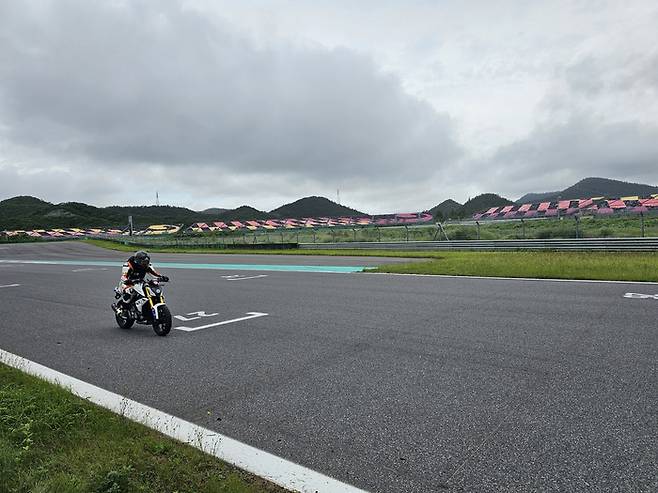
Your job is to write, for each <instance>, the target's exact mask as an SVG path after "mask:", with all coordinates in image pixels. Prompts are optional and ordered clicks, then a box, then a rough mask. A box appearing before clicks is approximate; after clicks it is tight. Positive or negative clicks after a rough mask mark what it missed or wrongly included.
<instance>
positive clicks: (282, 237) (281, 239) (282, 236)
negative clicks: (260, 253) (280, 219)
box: [280, 230, 283, 244]
mask: <svg viewBox="0 0 658 493" xmlns="http://www.w3.org/2000/svg"><path fill="white" fill-rule="evenodd" d="M280 233H281V243H282V244H283V230H281V231H280Z"/></svg>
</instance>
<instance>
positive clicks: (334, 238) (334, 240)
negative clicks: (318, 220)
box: [331, 229, 336, 243]
mask: <svg viewBox="0 0 658 493" xmlns="http://www.w3.org/2000/svg"><path fill="white" fill-rule="evenodd" d="M331 238H332V239H333V242H334V243H336V230H335V229H332V230H331Z"/></svg>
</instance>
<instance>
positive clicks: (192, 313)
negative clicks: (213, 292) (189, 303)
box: [174, 312, 219, 322]
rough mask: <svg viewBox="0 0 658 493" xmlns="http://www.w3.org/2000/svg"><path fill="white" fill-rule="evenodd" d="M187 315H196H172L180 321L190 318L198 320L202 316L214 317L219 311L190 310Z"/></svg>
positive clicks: (190, 319) (186, 320)
mask: <svg viewBox="0 0 658 493" xmlns="http://www.w3.org/2000/svg"><path fill="white" fill-rule="evenodd" d="M187 315H188V316H189V315H196V317H189V318H188V317H184V316H183V315H174V318H175V319H177V320H180V321H181V322H191V321H192V320H199V319H200V318H204V317H214V316H216V315H219V313H206V312H190V313H188V314H187Z"/></svg>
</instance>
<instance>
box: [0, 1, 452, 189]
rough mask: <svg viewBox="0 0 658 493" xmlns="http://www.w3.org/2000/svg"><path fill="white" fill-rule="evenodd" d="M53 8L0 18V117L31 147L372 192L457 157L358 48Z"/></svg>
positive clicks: (95, 8)
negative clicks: (342, 182)
mask: <svg viewBox="0 0 658 493" xmlns="http://www.w3.org/2000/svg"><path fill="white" fill-rule="evenodd" d="M39 5H40V6H41V5H42V4H39ZM45 5H46V6H45V7H34V8H32V9H28V8H25V7H24V5H22V4H19V3H14V2H6V3H4V4H3V7H2V11H0V17H2V18H4V19H5V20H4V21H3V22H2V31H1V36H2V39H3V43H2V44H0V59H1V60H2V64H1V68H0V76H1V78H2V80H3V82H2V84H1V86H0V95H1V99H0V101H1V104H2V112H3V117H2V119H3V124H4V125H5V126H6V127H7V130H6V132H5V133H6V136H7V138H9V139H10V140H11V141H12V142H16V143H20V144H21V145H23V146H33V147H38V148H40V149H42V150H47V151H49V152H52V153H53V154H54V156H56V157H62V156H64V157H80V156H84V157H86V158H88V159H89V160H91V161H93V162H96V163H98V164H113V165H116V164H117V163H155V164H162V165H166V166H172V167H184V168H186V169H188V170H189V172H191V171H192V169H195V168H196V167H198V166H202V168H200V169H199V170H200V171H202V172H204V173H209V172H213V170H221V171H224V172H226V171H233V172H240V173H272V174H278V173H281V174H290V175H291V176H293V177H294V176H295V175H299V176H303V177H304V178H315V179H318V180H323V179H326V178H327V177H330V176H333V175H335V174H341V173H342V174H349V175H350V176H351V177H353V178H355V179H358V178H360V177H361V178H363V177H367V178H369V179H371V180H373V181H376V182H392V181H395V180H397V179H399V178H400V177H402V176H404V174H405V173H406V172H408V171H413V170H416V172H417V173H418V174H420V172H421V171H427V170H438V169H441V168H442V167H445V166H446V165H449V164H450V163H451V162H453V161H454V159H455V158H457V157H458V156H459V155H460V153H461V151H460V149H459V147H458V146H457V145H456V144H455V142H454V141H453V137H452V123H451V122H450V120H449V119H448V118H447V117H446V116H444V115H440V114H438V113H437V112H436V111H435V110H433V109H432V108H431V107H430V106H429V105H428V104H427V103H424V102H421V101H419V100H417V99H415V98H413V97H411V96H409V95H407V94H406V93H404V92H403V91H402V89H401V87H400V83H399V81H398V80H397V79H396V78H394V77H393V76H391V75H384V74H382V73H380V72H379V71H378V69H377V67H376V66H375V65H374V64H373V62H372V61H371V60H370V59H368V58H367V57H365V56H362V55H357V54H356V53H353V52H351V51H349V50H346V49H333V50H329V49H324V48H320V47H319V46H305V47H300V46H293V45H289V44H285V43H282V42H279V43H278V44H271V45H269V46H257V45H256V44H255V43H253V42H251V41H250V40H249V38H248V37H247V36H246V35H244V34H242V33H240V32H239V31H237V30H235V29H233V28H231V27H230V26H228V25H226V24H223V23H221V22H217V21H210V20H209V19H207V18H205V17H203V16H202V15H200V14H199V13H196V12H194V11H191V10H186V9H185V8H183V7H179V6H176V5H173V4H167V6H165V5H159V6H158V7H157V8H156V7H154V6H153V5H154V4H152V3H150V2H125V3H121V2H119V3H100V4H99V3H97V2H84V1H80V2H73V1H64V2H55V3H47V4H45Z"/></svg>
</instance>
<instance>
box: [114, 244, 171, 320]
mask: <svg viewBox="0 0 658 493" xmlns="http://www.w3.org/2000/svg"><path fill="white" fill-rule="evenodd" d="M146 274H151V275H152V276H156V277H159V278H160V279H161V280H163V281H165V282H166V281H168V280H169V278H168V277H167V276H162V275H160V273H159V272H158V271H156V270H155V269H154V268H153V266H152V265H151V257H150V256H149V254H148V253H147V252H145V251H143V250H140V251H138V252H136V253H135V255H132V256H131V257H130V258H129V259H128V260H126V262H125V263H124V264H123V269H122V270H121V292H122V296H121V298H120V299H119V301H118V302H117V304H116V305H114V306H113V307H114V308H115V309H116V312H117V313H121V311H122V310H123V309H124V308H126V307H128V305H130V302H131V301H132V298H133V290H132V287H133V285H134V284H135V283H136V282H139V281H143V280H144V276H146Z"/></svg>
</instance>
